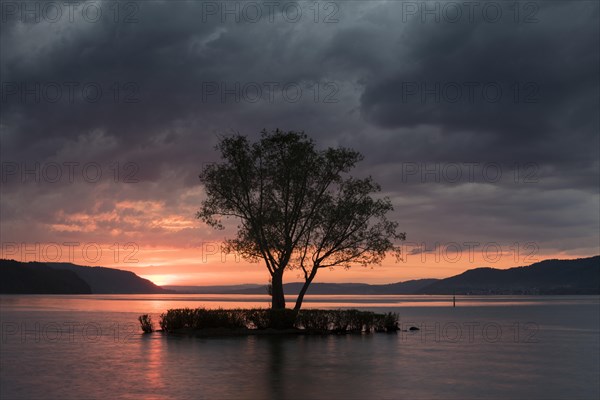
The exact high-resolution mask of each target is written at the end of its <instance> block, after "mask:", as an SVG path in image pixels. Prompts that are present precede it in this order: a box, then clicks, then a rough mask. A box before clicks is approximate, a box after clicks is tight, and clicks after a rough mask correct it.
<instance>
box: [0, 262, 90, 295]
mask: <svg viewBox="0 0 600 400" xmlns="http://www.w3.org/2000/svg"><path fill="white" fill-rule="evenodd" d="M0 293H7V294H89V293H92V289H91V288H90V285H88V284H87V283H86V282H85V281H84V280H83V279H81V278H80V277H79V276H78V275H77V274H76V273H75V272H73V271H67V270H63V269H58V270H57V269H54V268H50V267H48V266H47V265H45V264H42V263H35V262H32V263H27V264H24V263H20V262H18V261H13V260H0Z"/></svg>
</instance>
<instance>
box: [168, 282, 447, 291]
mask: <svg viewBox="0 0 600 400" xmlns="http://www.w3.org/2000/svg"><path fill="white" fill-rule="evenodd" d="M435 281H437V279H418V280H413V281H406V282H398V283H391V284H386V285H369V284H367V283H313V284H311V285H310V286H309V288H308V291H307V294H365V295H366V294H413V293H415V292H416V291H417V290H419V289H421V288H423V287H425V286H427V285H429V284H431V283H433V282H435ZM302 285H303V283H302V282H292V283H286V284H285V285H283V287H284V291H285V293H286V294H291V295H295V294H298V293H299V292H300V289H301V288H302ZM165 288H166V289H170V290H175V291H177V292H180V293H197V294H216V293H219V294H266V293H267V290H266V285H257V284H249V285H231V286H165Z"/></svg>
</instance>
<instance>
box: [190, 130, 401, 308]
mask: <svg viewBox="0 0 600 400" xmlns="http://www.w3.org/2000/svg"><path fill="white" fill-rule="evenodd" d="M261 133H262V137H261V139H260V140H259V141H258V142H256V143H250V142H249V141H248V139H247V138H246V137H245V136H241V135H234V136H230V137H224V138H222V139H221V141H220V142H219V144H218V145H217V150H219V151H220V153H221V157H222V162H220V163H216V164H211V165H209V166H207V167H206V168H205V169H204V171H202V173H201V174H200V180H201V182H202V183H203V184H204V188H205V191H206V198H205V199H204V200H203V202H202V204H201V208H200V211H199V212H198V214H197V217H198V218H200V219H201V220H202V221H204V222H205V223H207V224H209V225H210V226H212V227H214V228H217V229H223V228H224V225H223V221H222V218H223V217H226V218H229V217H234V218H236V219H238V221H239V222H240V224H239V225H238V231H237V235H236V237H235V238H231V239H227V240H226V246H225V248H226V250H227V251H230V252H232V251H234V252H238V253H239V254H240V255H241V256H242V257H244V258H246V259H249V260H259V259H262V260H264V262H265V264H266V267H267V269H268V271H269V273H270V275H271V285H272V286H271V296H272V308H273V309H283V308H285V297H284V293H283V274H284V272H285V270H286V269H299V270H300V271H301V272H302V273H303V274H304V279H305V284H304V286H303V288H302V291H301V293H300V295H299V296H298V300H297V301H296V305H295V307H294V308H295V309H296V310H299V309H300V307H301V305H302V300H303V298H304V295H305V293H306V290H307V289H308V286H309V285H310V283H311V282H312V281H313V279H314V278H315V275H316V273H317V271H318V270H319V269H321V268H326V267H329V268H333V267H336V266H343V267H345V268H349V267H350V266H352V265H356V264H360V265H368V264H372V263H380V262H381V260H382V259H383V257H385V255H386V253H387V252H394V253H395V254H396V255H397V256H398V255H399V248H398V247H397V246H396V245H395V244H394V240H404V239H405V234H404V233H397V232H396V230H397V223H396V222H392V221H389V220H388V219H387V218H386V214H387V213H388V212H389V211H391V210H392V209H393V208H392V205H391V203H390V201H389V199H387V198H377V199H376V198H374V197H373V194H375V193H377V192H379V191H380V187H379V185H377V184H376V183H375V182H373V180H372V179H371V178H370V177H369V178H366V179H356V178H352V177H350V176H347V174H348V172H349V171H350V170H351V169H352V168H354V167H355V165H356V163H357V162H359V161H360V160H362V155H361V154H360V153H358V152H356V151H354V150H351V149H346V148H336V149H334V148H328V149H326V150H317V149H316V148H315V143H314V141H313V140H311V139H310V138H308V136H306V135H305V134H304V133H303V132H294V131H289V132H284V131H281V130H275V131H273V132H267V131H265V130H263V131H262V132H261Z"/></svg>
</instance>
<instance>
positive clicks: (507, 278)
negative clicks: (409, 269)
mask: <svg viewBox="0 0 600 400" xmlns="http://www.w3.org/2000/svg"><path fill="white" fill-rule="evenodd" d="M416 293H418V294H451V293H456V294H600V256H595V257H589V258H578V259H575V260H545V261H541V262H538V263H535V264H531V265H529V266H525V267H515V268H510V269H494V268H476V269H471V270H468V271H466V272H463V273H462V274H460V275H456V276H453V277H450V278H446V279H441V280H439V281H437V282H434V283H432V284H431V285H428V286H426V287H424V288H421V289H420V290H418V291H417V292H416Z"/></svg>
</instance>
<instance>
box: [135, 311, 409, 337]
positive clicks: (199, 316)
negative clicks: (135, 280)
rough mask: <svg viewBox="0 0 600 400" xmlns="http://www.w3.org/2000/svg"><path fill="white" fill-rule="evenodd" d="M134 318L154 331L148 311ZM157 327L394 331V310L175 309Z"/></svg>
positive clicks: (225, 330) (240, 330)
mask: <svg viewBox="0 0 600 400" xmlns="http://www.w3.org/2000/svg"><path fill="white" fill-rule="evenodd" d="M138 320H139V321H140V324H141V326H142V330H143V331H144V332H146V333H148V332H152V331H153V330H154V328H153V326H152V320H151V318H150V316H149V315H148V314H144V315H141V316H140V317H139V318H138ZM159 325H160V328H161V330H162V331H163V332H166V333H197V334H202V333H209V334H210V333H215V334H219V333H222V334H224V335H226V334H236V333H237V334H259V333H266V332H273V331H274V330H277V331H286V332H289V333H292V332H297V333H316V334H318V333H321V334H324V333H371V332H396V331H398V330H399V327H398V315H397V314H396V313H385V314H377V313H374V312H371V311H359V310H301V311H299V312H296V311H294V310H290V309H285V310H271V309H264V308H252V309H240V308H238V309H214V310H209V309H206V308H196V309H192V308H179V309H171V310H168V311H167V312H166V313H163V314H161V316H160V321H159Z"/></svg>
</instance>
